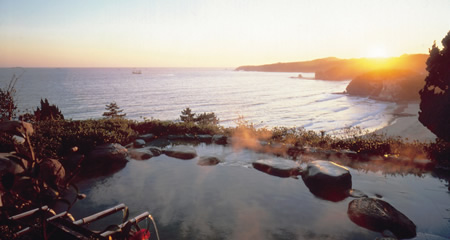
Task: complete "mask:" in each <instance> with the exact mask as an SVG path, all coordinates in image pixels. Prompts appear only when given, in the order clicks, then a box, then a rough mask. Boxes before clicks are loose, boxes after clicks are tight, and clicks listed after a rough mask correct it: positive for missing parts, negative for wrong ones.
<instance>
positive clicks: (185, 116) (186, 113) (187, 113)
mask: <svg viewBox="0 0 450 240" xmlns="http://www.w3.org/2000/svg"><path fill="white" fill-rule="evenodd" d="M194 115H195V114H194V113H192V110H191V109H190V108H188V107H187V108H186V109H184V110H183V111H181V115H180V119H181V121H183V122H185V123H189V122H194Z"/></svg>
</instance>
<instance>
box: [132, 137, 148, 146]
mask: <svg viewBox="0 0 450 240" xmlns="http://www.w3.org/2000/svg"><path fill="white" fill-rule="evenodd" d="M133 146H134V147H135V148H141V147H143V146H145V141H144V140H143V139H136V140H134V142H133Z"/></svg>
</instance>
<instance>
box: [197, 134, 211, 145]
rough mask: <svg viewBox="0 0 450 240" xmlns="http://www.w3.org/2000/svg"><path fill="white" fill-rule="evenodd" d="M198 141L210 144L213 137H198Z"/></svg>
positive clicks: (206, 135) (205, 135)
mask: <svg viewBox="0 0 450 240" xmlns="http://www.w3.org/2000/svg"><path fill="white" fill-rule="evenodd" d="M197 139H198V140H199V141H200V142H206V143H210V142H211V141H212V136H211V135H208V134H204V135H197Z"/></svg>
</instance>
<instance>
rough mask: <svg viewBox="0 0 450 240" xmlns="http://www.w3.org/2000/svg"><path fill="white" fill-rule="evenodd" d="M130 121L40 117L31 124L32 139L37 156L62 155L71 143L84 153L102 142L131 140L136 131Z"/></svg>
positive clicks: (70, 146) (126, 141)
mask: <svg viewBox="0 0 450 240" xmlns="http://www.w3.org/2000/svg"><path fill="white" fill-rule="evenodd" d="M131 123H132V122H131V121H129V120H125V119H100V120H82V121H72V120H66V121H65V120H57V121H41V122H37V123H36V124H35V129H36V131H35V132H36V134H35V135H33V137H32V141H33V143H34V145H35V146H36V147H35V148H36V149H35V151H36V154H37V156H39V157H41V158H42V157H45V156H47V157H57V156H63V155H65V154H67V152H68V151H69V150H70V149H71V148H72V147H75V146H76V147H78V148H79V151H80V152H81V153H87V152H89V151H90V150H92V149H93V148H95V147H96V146H98V145H101V144H104V143H120V144H123V145H124V144H127V143H130V142H131V141H133V139H134V137H135V135H136V132H135V131H134V130H133V129H132V128H131V127H130V125H131Z"/></svg>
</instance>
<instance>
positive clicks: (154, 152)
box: [147, 147, 162, 157]
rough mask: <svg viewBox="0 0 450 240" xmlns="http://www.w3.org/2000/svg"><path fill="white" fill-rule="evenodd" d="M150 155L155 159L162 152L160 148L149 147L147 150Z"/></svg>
mask: <svg viewBox="0 0 450 240" xmlns="http://www.w3.org/2000/svg"><path fill="white" fill-rule="evenodd" d="M147 149H148V150H149V151H150V152H151V153H152V154H153V156H155V157H157V156H159V155H161V154H162V150H161V148H158V147H149V148H147Z"/></svg>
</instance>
